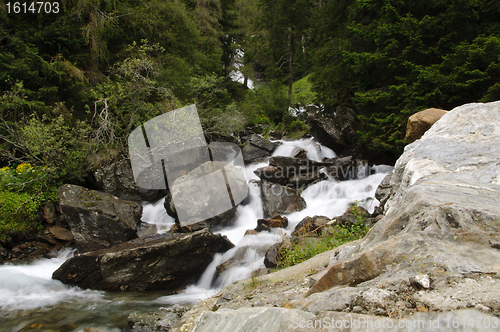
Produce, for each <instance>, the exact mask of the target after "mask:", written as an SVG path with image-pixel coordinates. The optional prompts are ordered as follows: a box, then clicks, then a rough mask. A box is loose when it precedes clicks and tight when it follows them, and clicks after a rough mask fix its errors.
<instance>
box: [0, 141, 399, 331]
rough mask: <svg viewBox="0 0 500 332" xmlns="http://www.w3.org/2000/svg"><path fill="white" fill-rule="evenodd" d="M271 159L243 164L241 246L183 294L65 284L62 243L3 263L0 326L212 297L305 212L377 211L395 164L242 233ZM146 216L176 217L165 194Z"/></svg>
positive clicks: (319, 193) (285, 150)
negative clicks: (49, 251)
mask: <svg viewBox="0 0 500 332" xmlns="http://www.w3.org/2000/svg"><path fill="white" fill-rule="evenodd" d="M281 143H282V145H281V146H279V147H278V148H277V149H276V151H275V152H274V154H273V155H275V156H276V155H280V156H290V155H293V154H294V153H295V152H296V151H297V149H299V148H301V149H305V150H306V151H307V156H308V158H309V159H311V160H316V161H320V160H321V159H322V158H324V157H328V158H331V157H334V156H335V153H334V152H333V151H332V150H330V149H328V148H326V147H324V146H321V145H320V144H318V143H316V142H314V141H313V140H312V139H302V140H298V141H293V142H281ZM265 165H267V163H254V164H251V165H248V166H247V167H246V168H245V174H246V177H247V180H248V181H249V195H250V198H249V200H248V203H247V204H246V205H241V206H239V207H238V209H237V211H236V216H235V220H234V224H233V225H232V226H230V227H227V228H225V229H223V230H222V231H221V233H222V234H224V235H226V236H227V237H228V238H229V239H230V240H231V241H232V242H233V243H234V244H235V245H236V246H235V248H233V249H231V250H229V251H228V252H226V253H224V254H216V255H215V257H214V259H213V261H212V262H211V264H210V265H209V266H208V267H207V269H206V270H205V272H204V274H203V276H202V277H201V278H200V280H199V281H198V283H197V284H195V285H191V286H189V287H187V288H186V290H185V291H184V292H183V293H182V294H177V295H169V296H165V295H164V294H162V293H161V292H141V293H139V292H137V293H134V292H123V293H111V292H104V291H93V290H83V289H80V288H78V287H70V286H67V285H64V284H62V283H61V282H60V281H58V280H52V279H51V276H52V272H53V271H55V270H56V269H57V268H58V267H59V266H60V265H61V264H62V263H63V262H64V261H65V260H66V259H67V258H68V257H70V256H71V255H73V251H71V250H64V251H61V252H59V253H58V256H57V257H56V258H52V259H39V260H37V261H35V262H32V263H28V264H17V265H14V264H5V265H3V266H0V331H20V330H23V329H24V330H25V331H28V330H37V331H54V330H58V331H83V330H84V328H85V327H95V328H100V329H103V330H107V331H121V330H123V329H126V328H127V322H126V318H127V317H128V315H129V314H131V313H133V312H151V311H156V309H158V308H159V307H161V306H168V305H170V304H174V303H181V304H183V303H194V302H197V301H199V300H201V299H204V298H207V297H209V296H211V295H213V294H214V293H216V292H217V291H218V290H220V289H221V288H223V287H225V286H227V285H229V284H231V283H232V282H234V281H236V280H239V279H244V278H248V277H249V276H250V275H251V273H252V271H254V270H257V269H259V268H263V267H264V254H265V251H266V249H267V248H268V247H269V246H270V245H272V244H273V243H275V242H278V241H281V239H282V238H283V236H284V235H285V234H289V233H291V232H292V231H293V229H294V227H295V226H296V225H297V223H298V222H300V220H302V219H303V218H304V217H306V216H315V215H324V216H327V217H330V218H332V217H335V216H338V215H341V214H343V213H344V211H345V210H346V209H347V208H348V207H349V205H350V204H352V203H353V202H355V201H357V204H358V205H359V206H363V207H364V208H366V209H367V210H368V211H370V212H371V211H373V209H374V208H375V206H377V205H378V202H377V201H376V200H375V199H374V198H373V197H374V194H375V190H376V188H377V186H378V184H379V183H380V182H381V181H382V179H383V177H384V176H385V175H386V174H387V173H388V172H389V171H390V170H391V169H392V167H389V166H383V165H382V166H376V167H374V169H375V171H376V174H373V175H370V176H369V177H367V178H364V179H359V180H351V181H344V182H337V181H334V180H328V181H321V182H319V183H316V184H314V185H311V186H309V187H307V188H306V189H305V190H304V191H303V192H302V194H301V195H302V197H303V198H304V199H305V201H306V204H307V208H306V209H304V210H302V211H300V212H295V213H291V214H289V215H287V217H288V220H289V226H288V228H287V229H285V230H283V229H274V230H273V231H272V232H261V233H259V234H258V235H247V236H244V234H245V231H246V230H248V229H253V228H255V227H256V226H257V219H260V218H263V217H264V216H263V212H262V202H261V199H260V189H259V187H258V185H257V184H256V183H255V182H254V181H252V180H257V179H258V178H257V176H256V175H255V174H254V173H253V171H254V170H256V169H257V168H259V167H262V166H265ZM142 219H143V221H145V222H149V223H153V224H156V226H157V228H158V231H159V233H163V232H165V231H167V230H168V229H169V228H170V227H171V226H172V224H173V222H174V221H173V219H172V218H171V217H170V216H168V215H167V214H166V212H165V209H164V208H163V200H160V201H159V202H157V203H155V204H148V205H145V206H144V213H143V218H142ZM233 256H234V257H235V258H237V261H238V263H237V264H236V265H233V266H232V267H230V268H229V269H228V270H226V271H225V272H224V273H223V274H222V275H221V276H219V277H218V278H216V267H217V266H218V265H219V264H221V263H223V262H225V261H227V260H228V259H230V258H232V257H233Z"/></svg>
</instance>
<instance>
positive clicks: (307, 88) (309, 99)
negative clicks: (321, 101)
mask: <svg viewBox="0 0 500 332" xmlns="http://www.w3.org/2000/svg"><path fill="white" fill-rule="evenodd" d="M310 78H311V75H307V76H306V77H303V78H301V79H300V80H298V81H296V82H294V83H293V87H292V100H293V103H294V104H300V105H310V104H314V103H315V102H316V100H317V96H316V93H315V92H314V91H312V83H311V82H310V80H309V79H310Z"/></svg>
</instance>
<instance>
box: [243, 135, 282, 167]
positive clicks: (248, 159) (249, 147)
mask: <svg viewBox="0 0 500 332" xmlns="http://www.w3.org/2000/svg"><path fill="white" fill-rule="evenodd" d="M277 146H278V143H275V142H271V141H270V140H268V139H266V138H264V137H262V136H261V135H259V134H253V135H252V136H251V137H250V138H249V139H248V140H247V141H246V142H245V144H244V145H243V148H242V149H241V153H242V155H243V160H244V161H245V163H252V162H256V161H259V160H262V159H263V158H265V157H268V156H270V155H271V152H273V151H274V149H275V148H276V147H277Z"/></svg>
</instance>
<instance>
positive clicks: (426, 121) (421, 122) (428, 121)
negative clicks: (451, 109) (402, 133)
mask: <svg viewBox="0 0 500 332" xmlns="http://www.w3.org/2000/svg"><path fill="white" fill-rule="evenodd" d="M446 113H448V111H445V110H442V109H439V108H428V109H426V110H423V111H421V112H417V113H415V114H413V115H412V116H410V118H409V119H408V123H407V124H406V137H405V138H406V140H407V141H408V142H409V143H413V142H415V141H416V140H417V139H419V138H420V137H422V135H423V134H424V133H425V132H426V131H427V130H429V128H430V127H431V126H432V125H433V124H434V123H436V121H438V120H439V119H441V117H442V116H443V115H445V114H446Z"/></svg>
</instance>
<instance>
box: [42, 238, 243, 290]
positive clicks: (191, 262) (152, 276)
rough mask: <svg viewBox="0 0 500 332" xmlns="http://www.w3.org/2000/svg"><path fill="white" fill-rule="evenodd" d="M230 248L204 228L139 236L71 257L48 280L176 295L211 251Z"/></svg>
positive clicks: (202, 266) (194, 276) (199, 270)
mask: <svg viewBox="0 0 500 332" xmlns="http://www.w3.org/2000/svg"><path fill="white" fill-rule="evenodd" d="M233 246H234V245H233V244H232V243H231V242H230V241H229V240H228V239H227V238H226V237H223V236H221V235H220V234H218V235H214V234H212V233H211V232H210V231H208V230H207V229H204V230H201V231H198V232H194V233H190V234H163V235H157V236H153V237H146V238H139V239H136V240H132V241H129V242H126V243H122V244H120V245H117V246H115V247H113V248H110V249H101V250H97V251H91V252H87V253H83V254H79V255H77V256H75V257H73V258H70V259H68V260H67V261H66V262H65V263H64V264H63V265H61V266H60V267H59V268H58V269H57V270H56V271H55V272H54V273H53V276H52V278H54V279H58V280H61V281H62V282H63V283H66V284H74V285H78V286H80V287H82V288H91V289H102V290H129V291H147V290H168V291H171V292H175V291H177V290H179V289H181V288H182V287H184V286H187V285H189V284H192V283H194V282H196V281H197V280H198V279H199V277H200V276H201V274H202V273H203V271H204V270H205V268H206V267H207V266H208V264H209V263H210V262H211V260H212V257H213V255H214V254H215V253H216V252H225V251H227V250H229V249H230V248H232V247H233Z"/></svg>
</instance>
